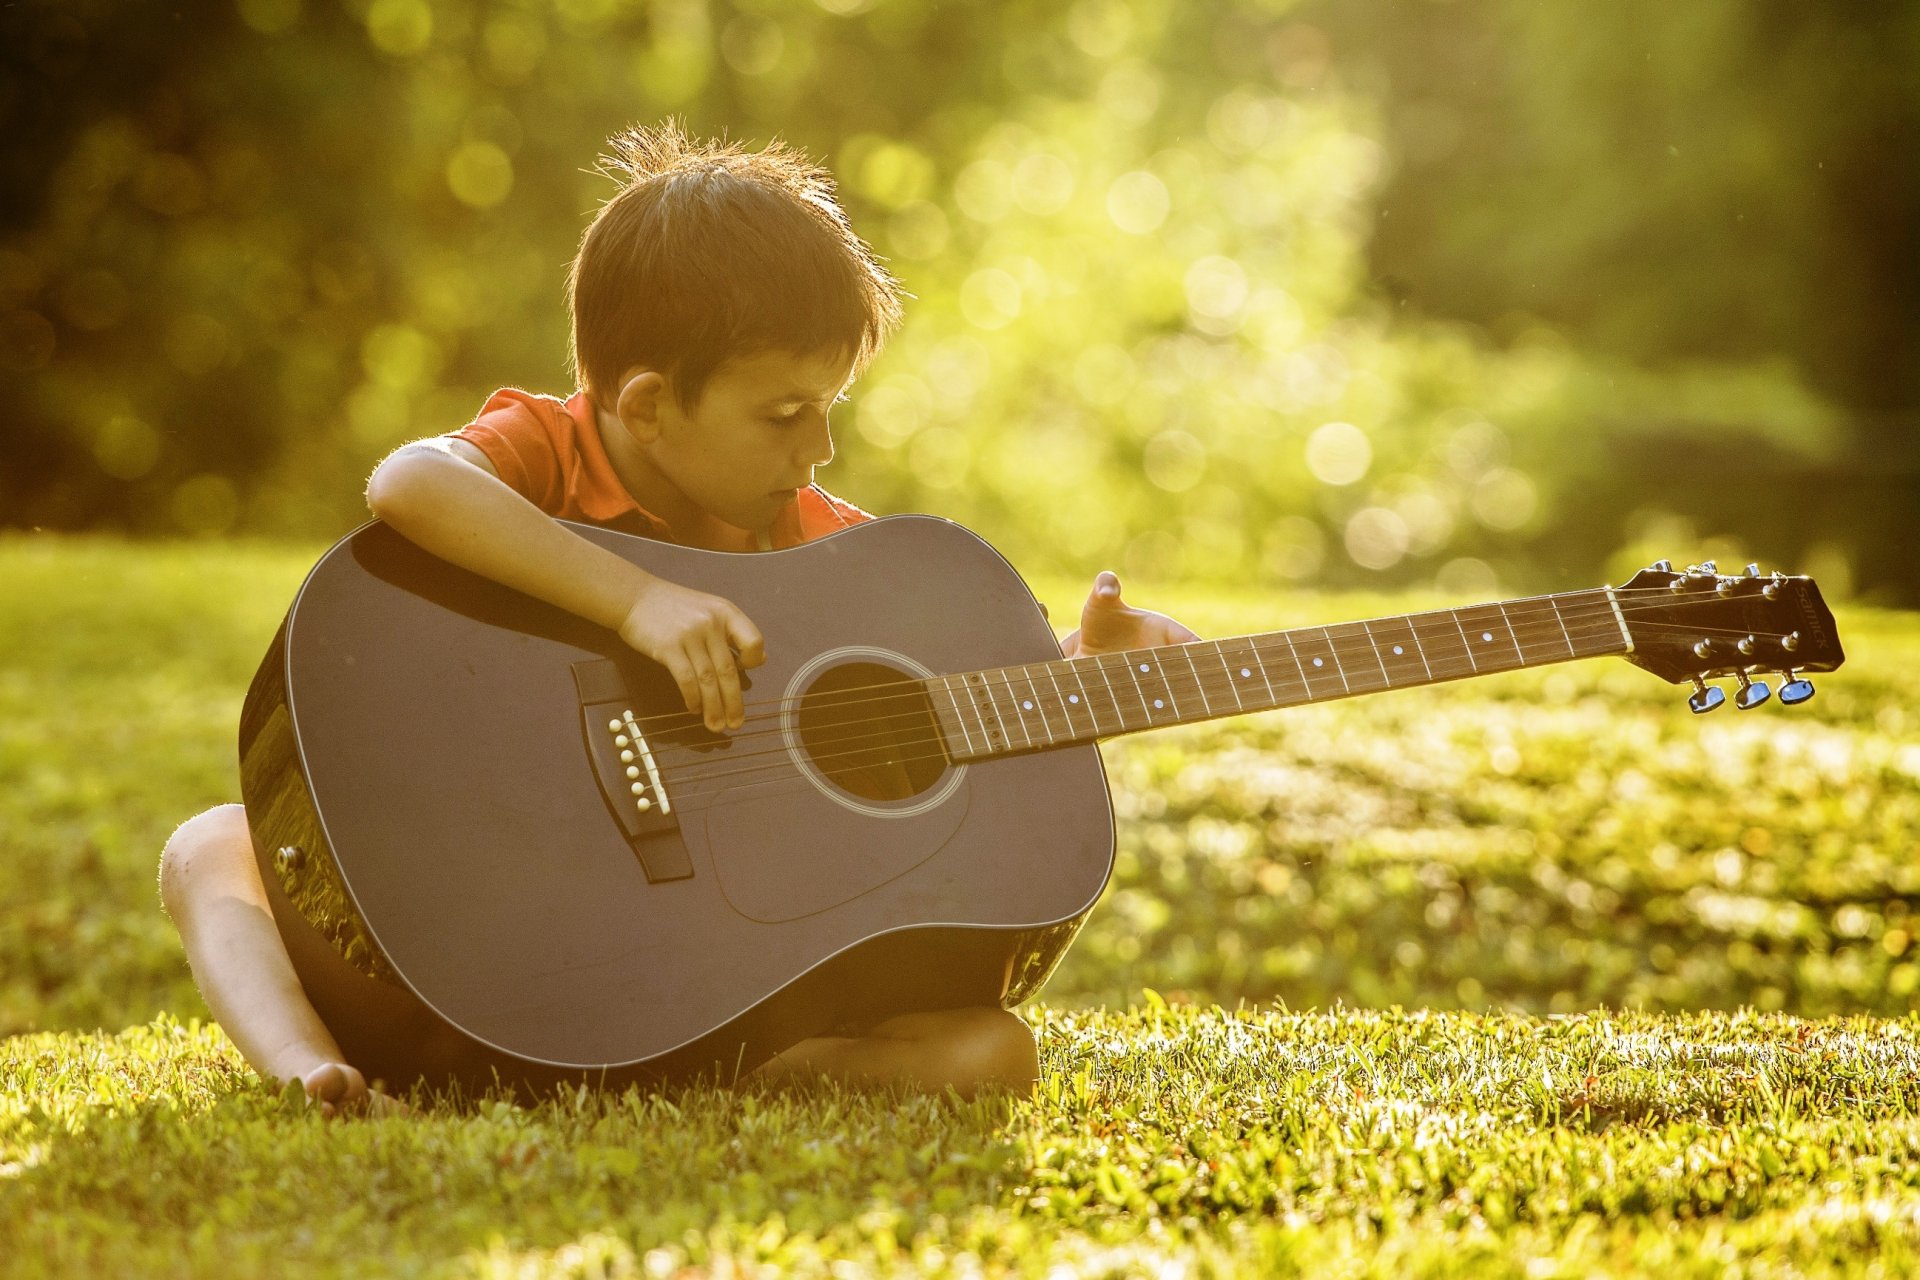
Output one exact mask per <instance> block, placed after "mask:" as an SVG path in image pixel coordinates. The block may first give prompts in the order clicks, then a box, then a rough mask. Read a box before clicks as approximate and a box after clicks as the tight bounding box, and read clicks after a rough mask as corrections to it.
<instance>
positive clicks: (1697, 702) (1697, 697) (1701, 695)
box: [1687, 676, 1727, 716]
mask: <svg viewBox="0 0 1920 1280" xmlns="http://www.w3.org/2000/svg"><path fill="white" fill-rule="evenodd" d="M1726 700H1727V691H1726V690H1725V689H1722V688H1720V687H1719V686H1718V685H1711V684H1708V683H1707V682H1706V681H1705V680H1702V679H1701V678H1700V677H1699V676H1695V677H1694V678H1693V692H1692V693H1690V694H1688V695H1687V706H1688V707H1690V708H1692V710H1693V714H1695V715H1697V716H1698V715H1705V714H1706V713H1707V712H1709V711H1711V710H1713V709H1714V708H1715V707H1717V706H1719V705H1720V704H1721V703H1723V702H1725V701H1726Z"/></svg>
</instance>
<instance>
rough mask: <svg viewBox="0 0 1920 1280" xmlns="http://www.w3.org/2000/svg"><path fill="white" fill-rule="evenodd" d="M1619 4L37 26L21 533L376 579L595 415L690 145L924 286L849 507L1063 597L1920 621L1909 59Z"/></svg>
mask: <svg viewBox="0 0 1920 1280" xmlns="http://www.w3.org/2000/svg"><path fill="white" fill-rule="evenodd" d="M1605 10H1606V11H1605V12H1604V13H1592V12H1588V11H1586V10H1585V9H1583V8H1580V7H1575V6H1543V5H1534V4H1528V3H1523V2H1521V0H1477V2H1474V3H1459V4H1448V5H1441V4H1407V5H1385V4H1379V3H1368V4H1333V3H1317V4H1316V3H1304V2H1303V3H1288V2H1287V0H1213V2H1211V3H1204V4H1174V3H1171V0H1137V2H1135V3H1123V2H1122V0H1075V2H1074V3H1070V4H1054V3H1040V2H1038V0H1033V2H1027V3H1003V4H992V5H959V4H938V3H933V2H932V0H818V2H817V3H813V4H800V3H792V4H789V3H769V2H768V0H712V2H711V3H710V2H708V0H654V2H652V3H637V2H634V0H565V2H564V3H556V4H531V3H507V2H502V3H480V2H478V0H343V2H342V0H237V3H228V2H226V0H220V2H217V3H216V2H215V0H180V3H177V4H172V5H166V6H162V5H158V4H149V3H134V4H108V3H105V2H104V0H78V2H74V0H61V2H60V3H53V2H52V0H24V2H23V3H21V4H17V5H11V6H8V7H7V8H6V10H5V11H4V12H3V13H0V50H3V52H0V59H3V60H4V61H3V62H0V75H4V77H5V80H4V92H0V112H3V113H4V116H3V117H0V119H3V121H4V128H5V136H6V137H7V139H8V141H7V144H6V150H5V153H4V156H3V157H0V189H4V194H0V361H4V363H5V365H6V367H7V368H8V369H9V371H10V377H13V378H17V379H18V382H19V385H20V392H19V394H18V395H17V396H16V397H13V402H12V404H11V406H10V413H11V415H12V417H11V420H10V422H9V424H8V427H7V429H6V433H5V436H4V441H5V443H4V445H0V521H4V522H5V523H8V524H12V525H16V526H24V527H48V528H66V529H71V528H83V527H103V526H104V527H112V528H118V529H123V530H130V531H140V532H178V531H183V530H184V531H187V532H193V533H203V534H212V533H222V532H228V531H251V532H266V533H281V534H285V533H296V534H302V535H308V536H317V535H330V534H334V533H338V532H340V531H342V530H343V529H344V528H346V527H347V526H349V525H350V524H351V523H352V522H354V521H355V520H357V519H358V518H359V515H360V511H361V508H360V506H359V501H358V497H357V494H358V491H359V487H360V482H361V480H362V478H363V477H364V475H365V474H366V472H367V470H368V469H369V467H370V466H371V464H372V462H373V461H374V460H375V459H377V458H378V457H379V456H380V455H381V454H383V453H384V452H385V451H387V450H389V449H391V448H392V447H393V446H394V445H396V444H397V443H399V442H401V441H403V440H405V439H408V438H410V437H413V436H417V435H421V434H427V433H433V432H439V431H444V430H448V429H451V428H453V427H456V426H458V425H459V424H461V423H462V422H464V421H465V420H467V418H468V417H469V416H470V415H471V414H472V412H473V411H474V409H475V408H476V407H477V406H478V405H479V403H480V401H481V399H482V398H483V397H484V395H485V394H486V392H487V391H489V390H490V389H491V388H493V387H495V386H497V385H501V384H504V383H516V384H521V385H525V386H529V387H533V388H536V389H542V390H550V391H556V392H565V391H567V390H568V389H569V384H568V375H567V370H566V317H565V307H564V299H563V296H562V281H563V276H564V271H565V266H566V263H567V261H568V258H569V256H570V254H571V250H572V247H573V245H574V243H575V241H576V239H577V237H578V234H579V231H580V229H581V228H582V226H583V225H584V222H585V218H586V216H587V215H588V214H589V213H590V211H591V209H592V208H593V207H594V205H595V204H596V202H597V201H598V200H600V199H601V198H603V197H604V196H605V194H607V192H608V190H609V186H608V184H607V182H606V181H605V180H604V179H602V178H600V177H598V176H596V175H594V174H593V173H591V172H590V170H591V167H592V164H593V160H594V157H595V156H596V155H597V153H598V152H599V150H600V149H601V147H602V144H603V140H604V139H605V138H606V137H607V136H608V135H609V134H610V133H612V132H614V131H615V130H617V129H619V128H621V127H624V126H625V125H627V124H629V123H632V122H636V121H638V122H647V121H653V120H658V119H660V118H662V117H664V116H665V115H667V114H668V113H678V114H681V115H682V116H684V117H685V118H686V120H687V121H688V123H689V125H690V127H692V128H693V129H694V130H695V131H697V132H719V131H723V130H724V131H727V132H729V133H731V134H732V135H734V136H736V137H739V138H742V139H744V140H747V141H749V142H757V141H760V140H764V139H767V138H770V137H773V136H775V135H781V136H784V137H786V138H787V139H789V140H790V141H793V142H795V143H797V144H799V145H800V146H802V147H803V148H805V149H807V150H809V151H810V152H812V153H813V154H815V155H817V156H819V157H820V158H821V159H823V160H824V161H826V162H827V163H828V164H829V165H830V166H831V167H832V168H833V169H834V170H835V171H836V173H838V175H839V176H840V178H841V181H842V184H843V191H844V194H845V197H846V202H847V204H848V206H849V208H850V210H851V213H852V215H853V217H854V221H855V224H856V226H858V227H859V228H860V229H861V230H862V231H863V232H864V233H865V234H866V235H867V236H868V237H869V238H870V239H871V240H873V242H874V243H875V244H876V245H877V246H878V247H879V248H880V250H881V251H882V252H883V253H885V254H886V255H887V256H888V257H889V258H890V260H891V261H892V264H893V266H894V268H895V270H896V271H897V273H898V274H899V275H900V276H901V277H902V279H903V280H904V281H905V282H906V284H907V286H908V288H909V289H910V290H911V291H912V292H913V293H914V294H915V295H916V301H915V302H914V303H913V304H912V305H911V308H910V314H909V321H908V325H907V327H906V329H905V331H904V332H903V333H902V335H901V336H900V339H899V341H898V342H897V343H896V345H895V347H894V348H893V349H892V350H891V351H890V352H889V354H888V355H887V356H886V357H885V358H884V359H883V361H882V362H881V363H880V364H879V365H878V366H877V367H875V368H874V369H873V370H872V371H871V374H870V376H869V377H868V378H867V379H866V380H865V382H864V384H863V386H862V387H860V388H859V389H858V390H857V393H856V396H855V403H854V404H853V405H851V406H849V408H848V410H846V411H844V418H843V421H842V423H841V430H840V432H839V438H840V442H841V453H842V463H841V465H840V466H837V467H836V468H834V469H833V470H832V471H830V472H828V473H827V475H826V477H825V479H826V480H827V481H828V483H829V485H830V487H833V488H835V489H837V490H840V491H842V492H844V493H846V494H847V495H848V496H850V497H852V498H854V499H855V500H857V501H860V502H861V503H863V504H864V505H867V506H869V507H871V508H873V509H876V510H882V511H892V510H908V509H920V510H932V511H936V512H939V513H941V514H946V515H950V516H953V517H956V518H959V519H962V520H964V521H966V522H968V523H970V524H972V525H974V526H975V527H978V528H981V529H982V530H984V531H985V532H987V533H988V534H989V535H990V536H991V537H993V538H994V539H995V540H996V541H997V542H999V543H1000V544H1001V545H1003V546H1004V547H1005V548H1006V549H1007V550H1008V551H1009V553H1010V554H1012V555H1013V557H1014V559H1015V560H1016V562H1019V563H1021V564H1023V566H1025V567H1027V568H1028V569H1029V570H1030V571H1075V572H1084V571H1086V570H1088V569H1092V568H1097V567H1106V566H1112V567H1118V568H1121V569H1122V570H1124V571H1127V572H1130V573H1132V574H1133V575H1135V576H1140V575H1145V576H1147V577H1150V578H1165V579H1172V578H1183V579H1211V580H1216V581H1228V580H1233V581H1254V582H1260V583H1264V584H1267V585H1270V586H1278V585H1284V584H1288V583H1294V582H1325V583H1331V584H1342V585H1373V584H1379V585H1399V584H1405V583H1432V582H1436V581H1437V582H1439V583H1441V584H1442V585H1445V586H1451V587H1458V588H1469V587H1483V586H1487V585H1490V584H1491V583H1493V582H1495V581H1505V582H1510V583H1514V584H1520V585H1529V586H1532V585H1557V584H1562V583H1566V584H1571V583H1574V582H1584V581H1586V580H1588V579H1590V578H1591V577H1592V576H1593V575H1594V574H1596V573H1598V572H1599V571H1600V570H1601V569H1602V568H1604V567H1607V566H1608V564H1609V557H1611V556H1613V555H1614V553H1616V552H1621V551H1622V550H1623V549H1627V550H1631V551H1634V552H1639V551H1642V550H1646V551H1649V552H1651V553H1653V554H1663V555H1669V556H1671V557H1673V558H1675V559H1677V560H1683V561H1684V560H1689V559H1698V558H1705V557H1706V556H1707V555H1711V554H1718V555H1719V556H1720V558H1721V560H1722V562H1723V563H1726V562H1728V561H1734V562H1738V561H1739V560H1742V559H1745V558H1747V557H1748V556H1759V557H1763V558H1766V559H1768V560H1769V562H1770V563H1772V564H1781V565H1784V566H1785V567H1789V568H1794V569H1803V568H1813V569H1815V570H1817V571H1819V572H1820V573H1821V574H1822V576H1823V579H1824V580H1825V581H1826V582H1827V583H1828V584H1829V586H1830V589H1832V590H1834V591H1835V592H1836V593H1838V592H1840V591H1843V590H1844V589H1846V588H1847V587H1848V586H1850V585H1852V586H1858V587H1861V588H1864V589H1872V590H1877V591H1880V592H1883V593H1888V594H1890V595H1892V596H1896V597H1899V596H1904V598H1908V599H1912V598H1915V578H1914V576H1913V575H1914V570H1913V569H1912V567H1911V565H1910V564H1907V563H1905V562H1904V560H1905V557H1903V555H1902V554H1901V551H1900V548H1901V546H1902V544H1903V540H1910V539H1911V535H1912V533H1913V525H1914V521H1915V519H1916V512H1917V511H1920V493H1916V488H1915V486H1916V483H1920V481H1917V480H1916V476H1917V475H1920V465H1917V461H1916V455H1915V452H1914V445H1913V440H1914V437H1915V434H1916V433H1915V431H1914V426H1915V421H1916V419H1915V416H1914V414H1915V405H1916V402H1917V398H1916V395H1915V378H1916V374H1915V370H1916V369H1920V359H1916V358H1915V352H1914V350H1913V343H1914V334H1915V333H1916V331H1920V325H1916V323H1915V315H1914V311H1915V307H1916V305H1920V304H1916V301H1915V299H1916V298H1920V288H1916V287H1914V286H1915V281H1914V273H1915V270H1916V268H1915V266H1914V265H1913V263H1914V258H1913V255H1912V254H1911V252H1909V251H1907V250H1909V249H1910V243H1909V240H1910V232H1911V228H1912V225H1913V214H1914V211H1915V209H1916V190H1917V189H1920V188H1917V185H1916V184H1917V183H1920V178H1916V175H1915V171H1914V166H1912V165H1911V164H1909V163H1906V162H1905V157H1907V156H1909V155H1910V154H1911V151H1912V149H1911V146H1903V145H1902V139H1907V140H1908V141H1910V140H1911V139H1910V138H1909V133H1910V131H1911V125H1912V123H1913V121H1914V115H1915V111H1916V105H1915V104H1916V100H1917V98H1920V92H1917V91H1916V90H1915V89H1914V86H1913V82H1912V79H1911V77H1910V76H1906V75H1903V74H1902V73H1901V69H1902V68H1905V67H1909V66H1910V65H1911V63H1912V60H1913V59H1912V57H1911V56H1906V55H1907V54H1910V53H1911V52H1912V51H1913V50H1914V48H1915V45H1916V40H1920V16H1916V14H1915V13H1914V11H1912V10H1911V9H1908V8H1903V7H1888V8H1885V9H1859V8H1848V9H1844V10H1839V9H1831V8H1826V7H1822V8H1818V9H1814V8H1807V7H1805V6H1792V5H1780V4H1771V5H1752V4H1744V3H1736V2H1735V0H1701V3H1698V4H1690V5H1688V6H1686V7H1685V9H1684V11H1683V12H1680V11H1675V10H1674V9H1673V7H1672V6H1656V5H1651V4H1645V3H1633V4H1622V5H1617V6H1606V7H1605ZM1903 51H1905V53H1903Z"/></svg>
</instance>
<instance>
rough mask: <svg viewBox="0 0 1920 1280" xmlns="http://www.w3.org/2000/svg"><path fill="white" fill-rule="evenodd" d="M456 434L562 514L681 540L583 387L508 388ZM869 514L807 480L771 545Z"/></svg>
mask: <svg viewBox="0 0 1920 1280" xmlns="http://www.w3.org/2000/svg"><path fill="white" fill-rule="evenodd" d="M453 435H454V436H456V437H458V438H459V439H461V440H465V441H467V442H468V443H469V444H471V445H473V446H474V447H475V448H477V449H479V450H480V452H482V453H484V454H486V455H487V461H489V462H491V463H492V464H493V469H494V470H495V471H496V472H498V473H499V475H500V479H501V480H502V481H504V482H505V483H506V485H507V487H508V488H510V489H512V490H513V491H514V492H515V493H518V494H519V495H520V496H521V497H523V498H525V499H526V500H527V501H529V502H531V503H533V505H534V506H536V507H539V508H540V509H541V510H542V511H544V512H546V513H547V514H548V515H550V516H554V517H556V518H558V519H562V520H578V521H580V522H582V523H584V524H597V525H602V526H604V527H606V528H609V529H614V530H618V531H619V532H621V533H635V534H639V535H640V536H641V537H643V538H653V539H656V540H658V541H661V542H678V541H680V539H678V538H677V537H675V536H674V533H673V530H672V529H670V528H668V527H667V523H666V521H664V520H662V519H660V518H659V517H658V516H656V515H654V514H653V513H652V512H651V511H648V510H646V509H645V508H644V507H642V506H641V505H640V504H639V503H638V502H635V501H634V500H633V495H632V494H630V493H628V492H627V487H626V486H625V485H624V484H622V483H620V477H619V475H618V474H617V473H616V472H615V471H614V469H613V462H612V460H611V459H609V458H608V457H607V449H606V446H605V445H604V444H602V443H601V441H600V432H599V431H598V430H597V429H596V428H595V426H594V421H593V404H592V402H591V401H589V400H588V399H587V393H586V392H584V391H576V392H574V394H573V395H572V396H571V397H569V398H568V399H566V400H558V399H555V398H554V397H553V396H543V395H535V394H533V393H532V392H529V391H521V390H518V389H517V388H514V387H505V388H502V389H501V390H499V391H496V392H494V393H493V394H492V395H491V396H489V397H487V402H486V404H484V405H482V406H481V408H480V413H479V416H478V417H476V418H474V420H473V421H472V422H469V423H468V424H467V425H466V426H464V427H462V428H460V430H458V431H455V432H453ZM871 519H873V517H872V516H870V515H868V514H867V513H866V512H864V511H862V510H861V509H860V508H858V507H856V506H854V505H853V504H852V503H850V502H842V501H841V500H840V499H838V498H836V497H834V496H833V495H832V494H830V493H828V492H827V491H826V490H825V489H822V488H821V487H820V486H819V485H812V486H810V487H808V488H806V489H802V490H801V491H800V493H799V494H798V496H796V497H795V499H794V500H793V501H792V502H790V503H788V504H787V506H786V507H785V509H784V510H782V511H781V512H780V514H779V515H778V516H776V517H775V518H774V522H773V528H772V529H771V530H770V531H769V532H770V535H771V541H772V546H771V548H768V549H770V550H778V549H780V548H783V547H792V546H797V545H799V544H800V543H802V542H811V541H813V539H815V538H820V537H825V536H826V535H827V534H829V533H832V532H834V531H835V530H837V529H845V528H848V527H850V526H852V525H856V524H859V523H860V522H861V521H863V520H871Z"/></svg>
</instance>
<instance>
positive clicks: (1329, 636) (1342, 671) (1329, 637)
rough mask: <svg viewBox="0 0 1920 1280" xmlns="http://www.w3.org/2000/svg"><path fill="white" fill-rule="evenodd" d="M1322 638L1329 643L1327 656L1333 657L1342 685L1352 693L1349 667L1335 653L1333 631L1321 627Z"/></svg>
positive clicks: (1335, 669)
mask: <svg viewBox="0 0 1920 1280" xmlns="http://www.w3.org/2000/svg"><path fill="white" fill-rule="evenodd" d="M1320 638H1321V639H1322V640H1324V641H1326V643H1327V656H1328V657H1329V658H1332V659H1333V669H1334V671H1335V672H1336V673H1338V675H1339V676H1340V687H1341V688H1342V689H1345V690H1346V691H1347V692H1348V693H1352V692H1353V686H1352V685H1351V684H1348V683H1347V668H1346V666H1345V664H1343V663H1342V662H1341V661H1340V655H1339V654H1338V653H1335V652H1334V649H1333V633H1332V632H1331V631H1328V630H1327V629H1326V628H1325V627H1322V628H1320Z"/></svg>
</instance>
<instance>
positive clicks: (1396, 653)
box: [1393, 645, 1406, 658]
mask: <svg viewBox="0 0 1920 1280" xmlns="http://www.w3.org/2000/svg"><path fill="white" fill-rule="evenodd" d="M1405 652H1406V650H1405V649H1402V648H1401V647H1400V646H1399V645H1395V646H1393V656H1394V657H1396V658H1397V657H1399V656H1400V655H1401V654H1403V653H1405Z"/></svg>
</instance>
